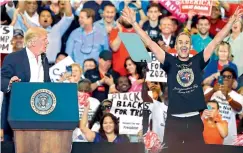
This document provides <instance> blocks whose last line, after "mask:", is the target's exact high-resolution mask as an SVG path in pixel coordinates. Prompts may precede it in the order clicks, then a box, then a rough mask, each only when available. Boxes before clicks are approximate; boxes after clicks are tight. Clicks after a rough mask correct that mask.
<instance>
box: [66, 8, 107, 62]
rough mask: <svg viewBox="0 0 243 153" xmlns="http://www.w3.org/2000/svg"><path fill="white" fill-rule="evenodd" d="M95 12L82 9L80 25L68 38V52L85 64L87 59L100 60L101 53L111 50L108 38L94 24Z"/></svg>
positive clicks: (76, 60) (77, 60)
mask: <svg viewBox="0 0 243 153" xmlns="http://www.w3.org/2000/svg"><path fill="white" fill-rule="evenodd" d="M94 17H95V12H94V11H93V10H92V9H88V8H86V9H82V10H81V12H80V16H79V24H80V27H79V28H77V29H75V30H74V31H73V32H72V33H71V35H70V36H69V38H68V41H67V47H66V53H67V54H68V55H69V56H71V57H72V59H73V60H74V61H75V62H76V63H79V64H80V65H82V66H83V62H84V60H85V59H88V58H94V59H95V60H96V61H98V56H99V53H100V52H101V51H103V50H109V45H108V38H107V36H106V35H105V36H104V35H103V33H102V32H101V31H99V29H98V28H96V27H94V26H93V23H94Z"/></svg>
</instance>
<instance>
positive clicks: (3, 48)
mask: <svg viewBox="0 0 243 153" xmlns="http://www.w3.org/2000/svg"><path fill="white" fill-rule="evenodd" d="M12 38H13V26H2V25H1V26H0V53H5V54H9V53H12V45H11V40H12Z"/></svg>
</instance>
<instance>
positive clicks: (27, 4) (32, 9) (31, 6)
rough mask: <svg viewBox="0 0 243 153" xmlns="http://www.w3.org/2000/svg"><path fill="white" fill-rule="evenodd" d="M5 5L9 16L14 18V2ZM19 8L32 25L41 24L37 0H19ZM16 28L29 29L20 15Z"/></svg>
mask: <svg viewBox="0 0 243 153" xmlns="http://www.w3.org/2000/svg"><path fill="white" fill-rule="evenodd" d="M10 4H11V5H10ZM5 7H6V11H7V13H8V15H9V17H10V18H11V19H13V15H14V11H15V6H14V4H13V3H8V4H7V5H6V6H5ZM18 8H19V9H20V12H24V13H23V15H24V17H25V18H26V21H27V23H28V24H29V25H30V26H34V27H36V26H40V22H39V14H38V13H37V8H38V4H37V0H27V1H18ZM14 28H15V29H22V30H23V31H24V32H26V31H27V30H28V28H27V27H26V25H25V21H24V20H23V19H22V18H21V16H20V15H18V18H17V22H16V24H15V25H14Z"/></svg>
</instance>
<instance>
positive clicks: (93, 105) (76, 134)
mask: <svg viewBox="0 0 243 153" xmlns="http://www.w3.org/2000/svg"><path fill="white" fill-rule="evenodd" d="M88 100H89V102H90V109H89V112H88V121H91V120H92V117H93V116H94V114H95V112H96V110H97V108H98V107H99V105H100V102H99V100H97V99H96V98H93V97H89V98H88ZM83 111H84V106H81V105H79V120H81V117H82V115H83ZM96 124H98V123H95V124H94V125H93V127H94V128H93V127H92V129H91V130H92V131H95V132H98V131H99V129H100V128H99V125H96ZM87 126H88V124H87ZM72 140H73V142H87V140H86V138H85V136H84V134H83V133H82V132H81V130H80V129H79V128H76V129H75V130H74V131H73V136H72Z"/></svg>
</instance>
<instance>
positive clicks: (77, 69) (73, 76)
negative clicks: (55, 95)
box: [59, 63, 83, 83]
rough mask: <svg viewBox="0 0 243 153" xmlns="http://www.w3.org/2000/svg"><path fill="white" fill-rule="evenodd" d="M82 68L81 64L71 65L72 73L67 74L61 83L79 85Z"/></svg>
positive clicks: (63, 76)
mask: <svg viewBox="0 0 243 153" xmlns="http://www.w3.org/2000/svg"><path fill="white" fill-rule="evenodd" d="M82 72H83V71H82V68H81V66H80V65H79V64H77V63H73V64H72V65H71V73H70V72H65V73H64V74H63V75H62V77H61V79H60V80H59V82H71V83H78V82H79V81H80V80H81V76H82Z"/></svg>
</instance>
